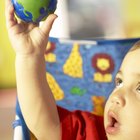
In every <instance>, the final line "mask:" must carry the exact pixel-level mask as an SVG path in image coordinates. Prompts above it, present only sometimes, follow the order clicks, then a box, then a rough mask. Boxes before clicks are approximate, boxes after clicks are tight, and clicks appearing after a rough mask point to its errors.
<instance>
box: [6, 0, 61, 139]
mask: <svg viewBox="0 0 140 140" xmlns="http://www.w3.org/2000/svg"><path fill="white" fill-rule="evenodd" d="M5 13H6V25H7V30H8V34H9V38H10V41H11V44H12V47H13V48H14V50H15V53H16V62H15V66H16V81H17V92H18V99H19V103H20V107H21V110H22V113H23V116H24V119H25V121H26V124H27V126H28V127H29V129H30V130H31V132H32V133H33V134H34V135H35V136H36V138H37V139H38V140H60V139H61V138H60V137H61V130H60V122H59V116H58V112H57V108H56V104H55V100H54V97H53V95H52V92H51V90H50V88H49V86H48V83H47V81H46V69H45V59H44V53H45V49H46V46H47V42H48V36H49V32H50V30H51V27H52V25H53V22H54V20H55V19H56V17H57V16H56V15H55V14H52V15H50V16H49V17H48V18H47V19H46V20H45V21H44V23H43V25H42V26H41V27H38V26H37V25H34V24H32V23H24V22H22V21H18V20H17V19H16V18H15V17H14V8H13V6H12V4H11V2H10V0H6V10H5Z"/></svg>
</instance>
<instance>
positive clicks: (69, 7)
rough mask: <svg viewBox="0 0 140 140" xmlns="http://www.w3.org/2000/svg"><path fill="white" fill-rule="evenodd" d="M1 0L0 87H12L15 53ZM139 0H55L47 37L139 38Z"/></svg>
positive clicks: (13, 84) (13, 82) (13, 83)
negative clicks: (49, 31)
mask: <svg viewBox="0 0 140 140" xmlns="http://www.w3.org/2000/svg"><path fill="white" fill-rule="evenodd" d="M4 1H5V0H1V1H0V5H1V8H0V11H1V18H0V23H1V26H0V31H1V32H0V88H11V87H15V86H16V85H15V72H14V58H15V54H14V51H13V49H12V48H11V46H10V42H9V39H8V35H7V31H6V26H5V15H4V7H5V6H4ZM139 6H140V2H139V0H133V1H131V0H123V1H121V0H117V1H116V0H86V1H85V0H76V1H75V0H63V1H62V0H58V6H57V7H58V8H57V10H56V14H57V15H58V19H57V20H56V21H55V23H54V26H53V29H52V31H51V34H50V36H52V37H59V38H73V39H94V38H107V39H114V38H115V39H117V38H119V39H120V38H137V37H140V31H139V30H140V16H139V13H140V8H139Z"/></svg>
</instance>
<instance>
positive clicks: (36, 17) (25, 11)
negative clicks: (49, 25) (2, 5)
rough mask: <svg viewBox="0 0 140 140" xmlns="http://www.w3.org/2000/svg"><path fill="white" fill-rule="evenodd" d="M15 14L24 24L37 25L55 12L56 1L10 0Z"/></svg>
mask: <svg viewBox="0 0 140 140" xmlns="http://www.w3.org/2000/svg"><path fill="white" fill-rule="evenodd" d="M12 3H13V6H14V9H15V14H16V15H17V17H19V18H20V19H21V20H23V21H25V22H33V23H39V22H40V21H42V20H44V19H45V18H46V17H47V16H48V15H49V14H51V13H54V11H55V10H56V5H57V0H12Z"/></svg>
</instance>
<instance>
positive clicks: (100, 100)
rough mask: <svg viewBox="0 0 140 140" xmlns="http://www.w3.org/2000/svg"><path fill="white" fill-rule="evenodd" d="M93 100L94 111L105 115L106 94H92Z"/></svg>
mask: <svg viewBox="0 0 140 140" xmlns="http://www.w3.org/2000/svg"><path fill="white" fill-rule="evenodd" d="M92 102H93V104H94V108H93V111H92V113H93V114H96V115H99V116H103V114H104V104H105V97H104V96H92Z"/></svg>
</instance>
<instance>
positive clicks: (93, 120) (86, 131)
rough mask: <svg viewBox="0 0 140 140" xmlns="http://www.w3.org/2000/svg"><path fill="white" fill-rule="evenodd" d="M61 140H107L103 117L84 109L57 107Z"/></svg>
mask: <svg viewBox="0 0 140 140" xmlns="http://www.w3.org/2000/svg"><path fill="white" fill-rule="evenodd" d="M58 113H59V117H60V122H61V127H62V140H107V138H106V134H105V130H104V123H103V117H101V116H97V115H94V114H91V113H90V112H85V111H79V110H76V111H73V112H71V111H68V110H66V109H64V108H61V107H58Z"/></svg>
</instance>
